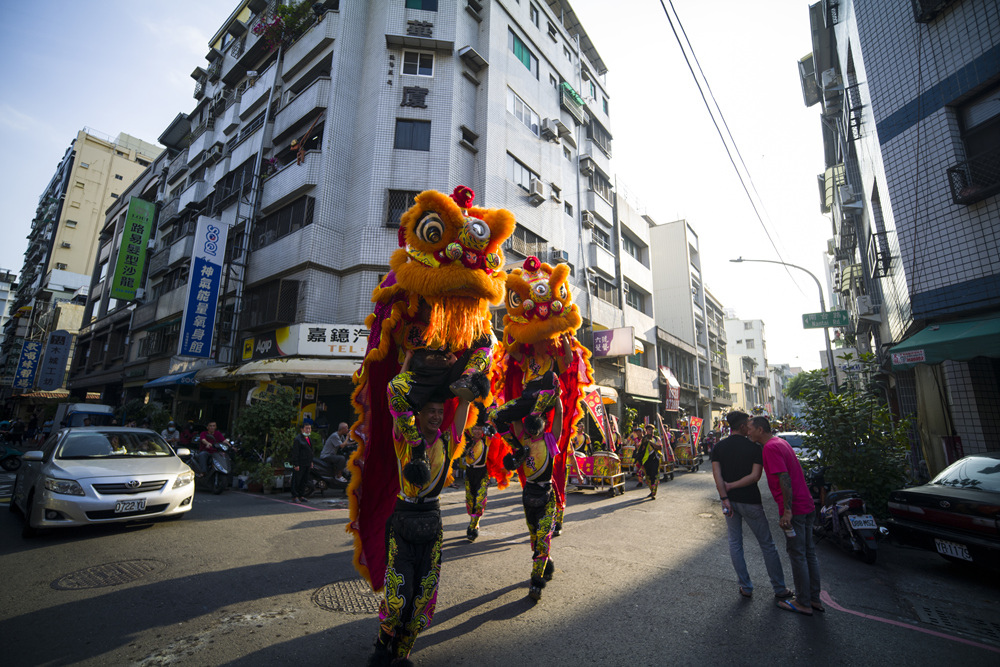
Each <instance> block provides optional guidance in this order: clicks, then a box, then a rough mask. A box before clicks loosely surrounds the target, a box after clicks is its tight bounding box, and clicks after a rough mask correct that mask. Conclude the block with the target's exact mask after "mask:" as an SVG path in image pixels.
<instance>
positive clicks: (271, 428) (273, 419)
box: [236, 387, 298, 463]
mask: <svg viewBox="0 0 1000 667" xmlns="http://www.w3.org/2000/svg"><path fill="white" fill-rule="evenodd" d="M284 389H286V391H279V392H278V393H276V394H272V395H269V396H268V398H267V399H261V400H257V401H255V402H254V403H253V404H251V405H248V406H246V407H245V408H243V409H242V410H240V413H239V415H238V416H237V417H236V432H237V433H239V435H240V437H241V438H242V442H243V447H244V448H249V449H250V450H251V451H254V452H256V453H257V455H258V456H259V457H260V460H261V461H267V460H268V459H269V458H270V459H271V460H272V461H274V462H276V463H281V462H283V461H284V460H285V458H287V456H288V453H289V451H291V447H292V441H293V440H294V439H295V434H296V432H297V429H296V428H295V425H294V424H295V417H296V416H297V415H298V407H297V405H296V397H295V392H294V391H291V390H290V389H289V388H287V387H285V388H284Z"/></svg>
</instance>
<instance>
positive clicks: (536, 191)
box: [528, 178, 545, 206]
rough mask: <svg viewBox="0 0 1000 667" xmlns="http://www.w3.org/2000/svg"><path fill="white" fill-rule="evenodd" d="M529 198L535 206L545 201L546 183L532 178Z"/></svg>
mask: <svg viewBox="0 0 1000 667" xmlns="http://www.w3.org/2000/svg"><path fill="white" fill-rule="evenodd" d="M528 199H529V200H530V201H531V203H532V204H534V205H535V206H538V205H539V204H541V203H542V202H543V201H545V183H543V182H542V181H541V180H539V179H537V178H533V179H531V184H530V185H529V187H528Z"/></svg>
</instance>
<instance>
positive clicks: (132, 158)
mask: <svg viewBox="0 0 1000 667" xmlns="http://www.w3.org/2000/svg"><path fill="white" fill-rule="evenodd" d="M161 152H162V149H161V148H159V147H157V146H154V145H153V144H150V143H147V142H145V141H143V140H141V139H137V138H136V137H132V136H129V135H128V134H125V133H121V134H119V135H118V136H117V137H110V136H108V135H104V134H102V133H100V132H97V131H95V130H92V129H90V128H84V129H83V130H81V131H80V132H79V133H78V134H77V136H76V138H75V139H74V140H73V142H72V143H71V144H70V146H69V147H68V148H67V149H66V153H65V154H64V155H63V158H62V159H61V160H60V162H59V164H58V166H57V167H56V170H55V173H54V174H53V175H52V178H51V179H50V181H49V183H48V185H47V186H46V187H45V190H44V191H43V192H42V194H41V196H40V197H39V203H38V208H37V210H36V214H35V218H34V219H33V220H32V222H31V231H30V232H29V234H28V247H27V249H26V250H25V252H24V266H23V267H22V269H21V272H20V280H18V283H17V285H18V287H17V291H16V293H15V296H14V300H13V303H12V304H11V311H12V315H11V318H10V319H9V320H8V321H7V322H6V324H5V328H4V333H5V336H4V341H3V348H2V354H3V355H4V356H5V358H6V363H7V364H8V366H7V367H5V370H6V369H7V368H9V367H10V366H9V364H10V361H11V360H12V359H16V358H17V357H18V356H19V354H20V350H21V347H22V343H23V342H24V341H25V340H29V341H33V342H38V343H41V344H43V345H44V343H45V342H46V339H47V336H48V334H49V333H51V331H53V329H52V328H51V325H52V323H53V322H54V321H56V320H60V319H61V320H62V322H63V324H67V319H66V316H65V315H63V316H61V317H60V316H57V315H55V314H54V313H53V310H54V309H55V307H56V305H57V304H59V303H64V302H70V301H73V300H74V299H75V300H77V301H79V300H81V299H83V298H85V295H86V291H87V287H88V285H89V284H90V277H91V271H92V269H93V266H94V258H95V257H96V255H97V249H98V237H99V229H100V227H101V226H102V225H103V223H104V212H105V210H106V209H107V208H108V207H109V206H110V205H112V204H113V203H114V202H115V201H116V200H117V199H118V198H119V197H120V196H121V193H122V192H124V191H125V189H126V188H127V187H128V186H129V185H130V184H131V183H132V181H133V180H135V178H136V177H137V176H138V175H139V174H141V173H142V172H143V171H144V170H145V169H146V168H147V167H148V166H149V165H150V164H151V163H152V161H153V160H154V159H155V158H156V156H157V155H159V154H160V153H161ZM77 326H78V324H77ZM14 363H15V364H16V361H15V362H14ZM6 377H8V378H10V377H11V376H9V375H8V376H6ZM27 380H30V378H27V377H25V378H22V380H21V381H19V382H15V383H14V384H15V386H14V390H15V392H16V393H27V392H28V391H30V389H31V387H29V386H27V384H31V383H30V382H28V381H27ZM17 385H20V386H17ZM3 391H7V390H6V382H5V388H4V390H3ZM6 395H7V396H9V394H6Z"/></svg>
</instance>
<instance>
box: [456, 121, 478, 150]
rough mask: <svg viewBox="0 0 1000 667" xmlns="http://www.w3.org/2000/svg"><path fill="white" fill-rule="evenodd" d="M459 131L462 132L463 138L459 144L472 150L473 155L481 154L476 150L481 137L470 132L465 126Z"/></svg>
mask: <svg viewBox="0 0 1000 667" xmlns="http://www.w3.org/2000/svg"><path fill="white" fill-rule="evenodd" d="M459 129H460V130H461V131H462V138H461V139H460V140H459V142H458V143H460V144H462V145H463V146H465V147H466V148H468V149H469V150H471V151H472V152H473V153H477V152H479V149H478V148H476V140H478V139H479V135H478V134H476V133H475V132H473V131H472V130H470V129H469V128H468V127H466V126H465V125H462V126H460V127H459Z"/></svg>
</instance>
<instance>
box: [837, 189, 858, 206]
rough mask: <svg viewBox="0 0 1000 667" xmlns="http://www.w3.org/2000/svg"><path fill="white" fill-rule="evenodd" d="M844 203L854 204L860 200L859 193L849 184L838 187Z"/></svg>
mask: <svg viewBox="0 0 1000 667" xmlns="http://www.w3.org/2000/svg"><path fill="white" fill-rule="evenodd" d="M837 190H838V192H839V194H840V202H841V203H842V204H853V203H854V202H856V201H858V193H856V192H855V191H854V189H853V188H852V187H851V186H849V185H841V186H839V187H838V188H837Z"/></svg>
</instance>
